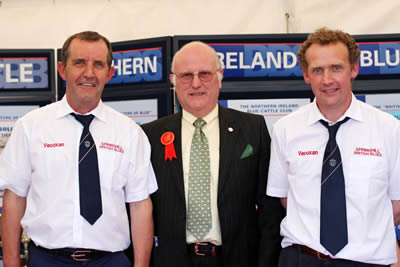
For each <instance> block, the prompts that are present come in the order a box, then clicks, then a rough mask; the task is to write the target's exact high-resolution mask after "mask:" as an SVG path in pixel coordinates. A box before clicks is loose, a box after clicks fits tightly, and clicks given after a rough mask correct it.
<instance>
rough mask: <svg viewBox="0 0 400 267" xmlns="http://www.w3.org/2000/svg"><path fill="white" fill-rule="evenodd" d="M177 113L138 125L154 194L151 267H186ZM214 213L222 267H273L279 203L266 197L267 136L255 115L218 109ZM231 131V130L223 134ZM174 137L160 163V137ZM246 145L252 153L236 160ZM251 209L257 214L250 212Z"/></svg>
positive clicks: (277, 246) (276, 253)
mask: <svg viewBox="0 0 400 267" xmlns="http://www.w3.org/2000/svg"><path fill="white" fill-rule="evenodd" d="M181 120H182V113H181V112H179V113H176V114H174V115H172V116H169V117H166V118H162V119H159V120H157V121H154V122H151V123H148V124H144V125H143V126H142V127H143V130H144V131H145V132H146V134H147V136H148V138H149V141H150V143H151V149H152V152H151V161H152V164H153V168H154V171H155V174H156V177H157V182H158V191H156V192H155V193H154V194H153V195H152V196H151V198H152V201H153V209H154V212H153V216H154V224H155V230H154V232H155V236H157V237H158V247H153V251H152V259H151V260H152V266H153V267H186V266H187V257H188V253H187V248H186V204H185V194H184V183H183V169H182V147H181V140H182V139H181ZM219 127H220V162H219V176H218V179H219V180H218V197H217V198H218V200H217V205H218V215H219V220H220V225H221V235H222V257H223V262H224V266H225V267H235V266H237V267H253V266H263V267H276V266H278V257H279V253H280V248H281V247H280V242H281V237H280V235H279V228H280V222H281V220H282V218H283V208H282V206H281V205H280V201H279V200H278V199H276V198H271V197H268V196H267V195H266V184H267V172H268V164H269V143H270V137H269V134H268V130H267V128H266V125H265V121H264V118H263V117H262V116H259V115H253V114H249V113H244V112H239V111H236V110H232V109H226V108H223V107H221V106H220V107H219ZM229 127H231V128H232V129H233V131H229V130H228V128H229ZM167 131H171V132H173V133H174V134H175V141H174V146H175V150H176V156H177V159H172V160H165V148H164V145H162V144H161V141H160V138H161V135H162V134H163V133H165V132H167ZM249 144H250V145H251V146H252V148H253V150H254V154H253V155H250V156H248V157H246V158H243V159H241V155H242V154H243V152H244V150H245V148H246V147H247V146H248V145H249ZM256 205H257V207H258V211H256Z"/></svg>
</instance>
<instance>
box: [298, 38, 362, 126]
mask: <svg viewBox="0 0 400 267" xmlns="http://www.w3.org/2000/svg"><path fill="white" fill-rule="evenodd" d="M305 57H306V61H307V64H308V66H307V68H306V69H304V68H303V76H304V80H305V81H306V83H308V84H311V88H312V91H313V93H314V95H315V98H316V101H317V105H318V108H319V110H320V111H321V113H322V114H323V115H324V116H325V117H326V118H327V119H329V120H331V121H333V122H334V121H337V120H338V119H339V118H340V117H341V116H342V115H343V114H344V112H345V111H346V110H347V108H348V107H349V106H350V104H351V98H352V93H351V89H352V86H351V81H352V79H354V78H356V76H357V74H358V63H357V62H356V63H354V64H351V63H350V61H349V51H348V49H347V47H346V46H345V45H344V44H343V43H341V42H334V43H329V44H324V45H321V44H318V43H314V44H312V45H311V46H310V47H309V48H308V49H307V52H306V56H305Z"/></svg>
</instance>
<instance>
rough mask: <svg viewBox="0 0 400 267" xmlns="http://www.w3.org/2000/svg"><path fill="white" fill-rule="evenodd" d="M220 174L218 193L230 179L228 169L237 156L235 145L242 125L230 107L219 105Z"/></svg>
mask: <svg viewBox="0 0 400 267" xmlns="http://www.w3.org/2000/svg"><path fill="white" fill-rule="evenodd" d="M218 117H219V146H220V148H219V176H218V195H220V194H221V192H222V189H223V188H224V186H225V184H226V182H227V181H228V180H229V178H230V177H229V175H228V171H229V169H230V166H231V161H232V159H233V158H234V157H235V145H234V144H236V140H237V137H238V134H239V132H240V126H239V124H238V123H237V122H236V121H235V119H234V118H233V116H232V114H231V113H230V112H229V110H228V109H226V108H224V107H221V106H219V111H218Z"/></svg>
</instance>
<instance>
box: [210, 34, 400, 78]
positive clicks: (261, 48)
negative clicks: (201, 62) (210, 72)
mask: <svg viewBox="0 0 400 267" xmlns="http://www.w3.org/2000/svg"><path fill="white" fill-rule="evenodd" d="M210 45H211V46H212V47H213V48H214V49H215V50H216V51H217V54H218V56H219V58H220V60H221V62H222V64H223V66H224V76H225V77H226V78H254V77H302V71H301V67H300V65H299V62H298V59H297V52H298V50H299V48H300V46H301V43H223V44H222V43H210ZM359 48H360V50H361V54H360V59H359V63H360V75H381V74H400V42H368V43H366V42H360V43H359Z"/></svg>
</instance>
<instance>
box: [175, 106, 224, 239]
mask: <svg viewBox="0 0 400 267" xmlns="http://www.w3.org/2000/svg"><path fill="white" fill-rule="evenodd" d="M196 119H198V118H196V117H195V116H193V115H192V114H190V113H189V112H187V111H185V110H183V111H182V164H183V177H184V185H185V199H186V207H187V206H188V205H187V204H188V189H189V164H190V148H191V145H192V139H193V133H194V130H195V127H194V125H193V122H194V121H195V120H196ZM202 119H203V120H205V121H206V123H207V124H206V125H205V126H203V128H202V131H203V132H204V134H205V135H206V137H207V140H208V146H209V151H210V171H211V179H210V183H211V184H210V200H211V223H212V226H211V230H210V232H209V233H208V234H207V235H206V236H205V237H204V239H203V240H198V239H196V237H194V235H193V234H192V233H191V232H190V231H188V230H187V229H186V241H187V243H194V242H199V241H203V242H212V243H214V244H215V245H221V244H222V238H221V229H220V225H219V217H218V207H217V197H218V171H219V120H218V105H216V106H215V108H214V109H213V110H212V111H211V112H210V113H209V114H208V115H207V116H205V117H204V118H202ZM186 209H187V208H186Z"/></svg>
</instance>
